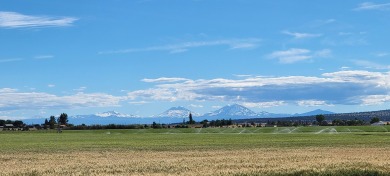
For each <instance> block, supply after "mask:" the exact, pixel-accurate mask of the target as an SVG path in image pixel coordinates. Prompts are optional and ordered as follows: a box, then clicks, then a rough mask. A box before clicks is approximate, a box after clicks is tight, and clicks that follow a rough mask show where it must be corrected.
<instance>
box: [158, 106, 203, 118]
mask: <svg viewBox="0 0 390 176" xmlns="http://www.w3.org/2000/svg"><path fill="white" fill-rule="evenodd" d="M190 113H191V114H192V116H199V114H197V113H194V112H192V111H190V110H188V109H187V108H185V107H183V106H177V107H172V108H169V109H168V110H166V111H164V112H163V113H161V114H159V115H157V117H172V118H187V117H188V115H189V114H190Z"/></svg>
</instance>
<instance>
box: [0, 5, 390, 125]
mask: <svg viewBox="0 0 390 176" xmlns="http://www.w3.org/2000/svg"><path fill="white" fill-rule="evenodd" d="M389 20H390V1H379V0H377V1H364V0H363V1H358V0H345V1H325V0H321V1H311V0H296V1H285V0H273V1H258V0H228V1H227V0H164V1H162V0H110V1H107V0H83V1H79V0H77V1H76V0H67V1H59V0H52V1H25V0H13V1H6V0H0V119H25V118H35V117H50V116H51V115H59V114H60V113H63V112H65V113H67V114H68V115H82V114H95V113H99V112H105V111H111V110H115V111H118V112H121V113H125V114H132V115H138V116H152V115H156V114H159V113H161V112H163V111H165V110H166V109H168V108H170V107H174V106H184V107H186V108H188V109H190V110H191V111H194V112H197V113H207V112H210V111H213V110H216V109H218V108H220V107H222V106H225V105H228V104H235V103H237V104H240V105H243V106H246V107H248V108H250V109H252V110H253V111H255V112H261V111H267V112H272V113H302V112H307V111H311V110H314V109H323V110H329V111H333V112H358V111H370V110H383V109H389V108H388V107H389V105H390V103H389V102H390V72H389V71H390V48H389V46H388V41H390V35H389V31H390V30H389V29H390V22H389Z"/></svg>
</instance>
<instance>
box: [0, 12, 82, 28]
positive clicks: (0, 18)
mask: <svg viewBox="0 0 390 176" xmlns="http://www.w3.org/2000/svg"><path fill="white" fill-rule="evenodd" d="M76 20H78V19H77V18H73V17H50V16H32V15H24V14H20V13H17V12H2V11H0V27H4V28H25V27H50V26H70V25H72V23H73V22H75V21H76Z"/></svg>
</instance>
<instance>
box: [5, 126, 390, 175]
mask: <svg viewBox="0 0 390 176" xmlns="http://www.w3.org/2000/svg"><path fill="white" fill-rule="evenodd" d="M389 130H390V126H384V127H372V126H363V127H298V128H295V127H283V128H235V129H228V128H207V129H143V130H96V131H64V132H63V133H61V134H57V133H55V131H35V132H8V131H3V132H0V141H1V142H0V151H1V153H0V175H321V174H322V175H390V150H389V149H390V133H389V132H388V131H389Z"/></svg>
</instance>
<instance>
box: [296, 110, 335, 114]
mask: <svg viewBox="0 0 390 176" xmlns="http://www.w3.org/2000/svg"><path fill="white" fill-rule="evenodd" d="M319 114H322V115H325V114H335V113H334V112H330V111H324V110H322V109H316V110H314V111H310V112H306V113H302V114H294V115H293V116H312V115H319Z"/></svg>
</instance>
